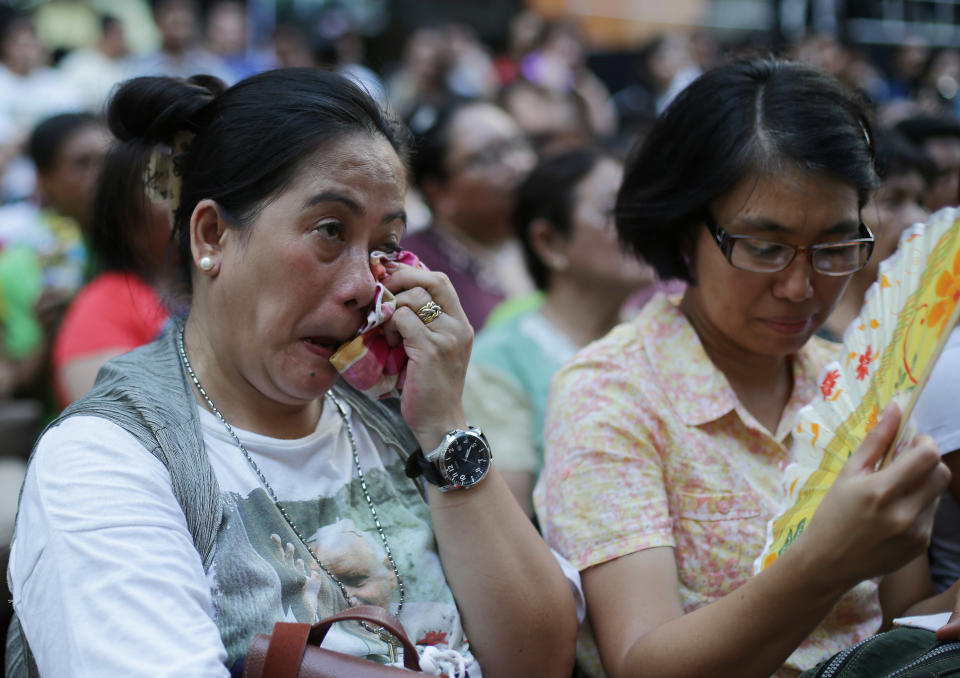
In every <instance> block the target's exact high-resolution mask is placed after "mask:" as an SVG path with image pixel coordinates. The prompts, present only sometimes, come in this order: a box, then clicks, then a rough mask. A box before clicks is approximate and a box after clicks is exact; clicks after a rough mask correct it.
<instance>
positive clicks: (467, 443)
mask: <svg viewBox="0 0 960 678" xmlns="http://www.w3.org/2000/svg"><path fill="white" fill-rule="evenodd" d="M489 468H490V450H489V449H487V446H486V445H484V444H483V441H481V440H480V439H479V438H477V437H475V436H472V435H461V436H459V437H457V438H456V439H455V440H454V441H453V443H452V444H451V445H450V447H448V448H447V451H446V453H445V454H444V455H443V474H444V476H446V478H447V480H448V481H449V482H451V483H453V484H454V485H456V486H457V487H472V486H473V485H476V484H477V483H479V482H480V481H481V480H483V477H484V476H485V475H487V471H488V470H489Z"/></svg>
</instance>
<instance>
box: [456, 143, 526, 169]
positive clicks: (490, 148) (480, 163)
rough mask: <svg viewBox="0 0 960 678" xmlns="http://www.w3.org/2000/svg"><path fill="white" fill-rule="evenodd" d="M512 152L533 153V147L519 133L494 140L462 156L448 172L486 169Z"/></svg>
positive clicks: (500, 161) (498, 162)
mask: <svg viewBox="0 0 960 678" xmlns="http://www.w3.org/2000/svg"><path fill="white" fill-rule="evenodd" d="M513 153H529V154H531V155H532V154H533V147H532V146H531V145H530V142H529V141H527V138H526V137H524V136H522V135H520V136H516V137H510V138H507V139H502V140H500V141H495V142H493V143H491V144H488V145H486V146H484V147H483V148H481V149H479V150H476V151H474V152H473V153H469V154H468V155H466V156H464V157H463V158H462V159H461V160H460V161H459V162H458V163H456V164H455V165H454V166H453V167H451V168H450V169H449V173H450V174H456V173H458V172H462V171H463V170H467V169H486V168H488V167H493V166H494V165H498V164H501V163H502V162H503V161H504V160H506V158H508V157H509V156H510V155H511V154H513Z"/></svg>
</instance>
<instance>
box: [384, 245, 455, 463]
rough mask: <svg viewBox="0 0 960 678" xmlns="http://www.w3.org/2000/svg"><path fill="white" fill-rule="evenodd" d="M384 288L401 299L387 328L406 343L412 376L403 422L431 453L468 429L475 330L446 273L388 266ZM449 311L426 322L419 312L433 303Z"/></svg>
mask: <svg viewBox="0 0 960 678" xmlns="http://www.w3.org/2000/svg"><path fill="white" fill-rule="evenodd" d="M388 270H389V271H390V276H389V277H387V279H386V280H384V281H383V284H384V285H385V286H386V287H387V289H389V290H390V291H391V292H393V294H394V295H395V296H396V298H397V310H396V312H395V313H394V314H393V317H391V318H390V320H389V321H387V323H385V324H384V330H385V332H386V335H387V340H388V342H390V343H391V344H395V343H397V342H399V341H402V342H403V348H404V350H405V351H406V353H407V358H408V362H407V374H406V381H405V382H404V386H403V395H402V397H401V398H400V409H401V413H402V414H403V418H404V419H405V420H406V422H407V424H408V425H409V426H410V429H411V430H412V431H413V433H414V435H415V436H416V437H417V440H418V441H419V442H420V444H421V446H422V447H423V449H424V450H425V451H429V450H431V449H433V448H434V447H436V446H437V445H438V444H439V443H440V441H441V439H442V438H443V435H444V434H445V433H446V432H447V431H449V430H450V429H453V428H464V427H465V426H466V420H465V417H464V414H463V402H462V396H463V381H464V375H465V374H466V371H467V363H468V362H469V360H470V347H471V345H472V344H473V328H472V327H471V326H470V323H469V322H468V321H467V316H466V315H465V314H464V312H463V308H462V307H461V306H460V300H459V298H458V297H457V293H456V292H455V291H454V289H453V285H452V284H451V283H450V280H449V279H448V278H447V276H446V275H444V274H443V273H438V272H434V271H424V270H422V269H417V268H412V267H410V266H406V265H404V264H392V265H390V266H388ZM430 301H433V302H434V303H436V304H438V305H439V306H440V308H441V309H443V313H442V314H441V315H440V316H439V317H438V318H437V319H435V320H433V321H432V322H431V323H430V324H424V322H423V321H422V320H420V318H419V317H418V316H417V311H418V310H419V309H420V308H422V307H423V306H424V305H425V304H427V303H428V302H430Z"/></svg>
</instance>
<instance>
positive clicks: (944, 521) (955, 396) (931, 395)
mask: <svg viewBox="0 0 960 678" xmlns="http://www.w3.org/2000/svg"><path fill="white" fill-rule="evenodd" d="M958 401H960V328H955V329H954V330H953V332H952V333H951V335H950V338H949V339H948V340H947V345H946V346H945V347H944V349H943V353H941V354H940V358H939V359H938V360H937V364H936V365H934V367H933V371H932V372H931V373H930V379H929V381H927V384H926V386H924V388H923V393H922V394H921V396H920V398H919V399H918V400H917V405H916V407H915V408H914V411H913V416H914V418H915V419H916V421H917V430H918V431H919V432H920V433H926V434H927V435H929V436H931V437H933V439H934V440H936V441H937V445H939V447H940V453H941V454H950V453H951V452H956V451H957V450H960V416H958V414H960V413H958V410H957V402H958ZM958 454H960V453H958ZM930 573H931V574H932V575H933V580H934V588H935V589H936V591H937V592H938V593H939V592H940V591H944V590H946V589H947V588H949V587H950V586H951V585H952V584H953V583H954V582H955V581H956V580H957V579H958V578H960V506H958V505H957V501H956V499H955V498H954V496H953V493H952V492H951V491H950V490H949V489H948V490H946V491H945V492H944V493H943V495H942V496H941V497H940V506H939V507H938V508H937V515H936V518H935V519H934V522H933V534H932V535H931V539H930Z"/></svg>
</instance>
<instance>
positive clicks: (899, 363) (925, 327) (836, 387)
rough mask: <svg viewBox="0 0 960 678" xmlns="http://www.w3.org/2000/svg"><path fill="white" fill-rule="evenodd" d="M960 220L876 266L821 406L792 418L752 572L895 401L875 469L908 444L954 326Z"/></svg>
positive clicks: (773, 555)
mask: <svg viewBox="0 0 960 678" xmlns="http://www.w3.org/2000/svg"><path fill="white" fill-rule="evenodd" d="M958 302H960V210H957V209H952V208H947V209H944V210H941V211H939V212H937V213H936V214H934V215H933V216H932V217H930V219H929V220H928V221H927V222H926V223H925V224H917V225H915V226H913V227H911V228H910V229H908V230H907V231H906V232H905V233H904V234H903V235H902V236H901V238H900V243H899V247H898V250H897V252H896V254H894V255H893V256H892V257H890V258H889V259H887V260H886V261H884V262H882V263H881V265H880V275H879V277H878V280H877V282H875V283H874V284H873V285H872V286H871V287H870V289H869V290H868V291H867V295H866V299H865V301H864V305H863V308H862V309H861V310H860V315H859V316H858V317H857V318H856V319H855V320H854V321H853V322H852V323H851V324H850V326H849V327H848V328H847V330H846V332H844V335H843V349H842V352H841V353H840V358H839V360H837V361H834V362H832V363H830V364H829V365H827V366H826V368H824V371H823V374H822V376H821V378H820V390H819V394H820V395H819V396H818V397H817V398H816V399H815V400H814V402H812V403H810V404H808V405H807V406H806V407H804V408H803V409H802V410H801V411H800V412H799V414H798V416H797V423H796V425H795V427H794V431H793V442H792V453H793V459H792V463H791V464H790V465H789V466H788V467H787V468H786V469H785V470H784V487H785V490H786V499H785V501H784V505H783V508H782V510H781V512H780V513H779V514H778V515H777V516H776V517H774V518H773V520H771V521H770V522H769V523H768V525H767V541H766V545H765V547H764V550H763V552H762V553H761V554H760V556H759V557H758V558H757V559H756V561H755V562H754V570H755V571H756V572H759V571H761V570H763V569H764V568H766V567H768V566H769V565H770V564H772V563H773V562H774V561H776V560H777V558H779V557H780V555H782V554H783V552H784V551H785V550H786V549H787V548H789V546H790V545H791V544H792V543H793V542H794V541H795V540H796V539H797V538H798V537H799V536H800V535H801V534H802V533H803V530H804V528H805V527H806V526H807V525H808V524H809V522H810V519H811V518H812V517H813V515H814V513H815V511H816V509H817V506H819V505H820V501H821V500H822V499H823V497H824V495H825V494H826V493H827V490H829V489H830V486H831V485H832V484H833V481H834V479H835V478H836V477H837V474H838V473H839V472H840V469H841V468H843V465H844V463H846V461H847V459H848V458H849V457H850V455H851V454H852V453H853V451H854V450H856V449H857V447H859V445H860V443H861V442H862V441H863V439H864V438H865V437H866V435H867V433H868V432H869V431H870V429H872V428H873V427H874V426H875V425H876V423H877V419H878V417H879V415H880V412H882V411H883V409H884V408H885V407H886V405H887V404H888V403H889V402H890V401H895V402H896V403H897V404H898V405H899V406H900V410H901V413H902V415H903V421H902V423H901V430H900V431H898V435H897V441H896V443H895V444H894V445H893V447H892V448H891V451H890V452H888V453H887V457H886V458H885V459H884V461H883V462H882V463H887V462H888V461H889V458H890V457H891V456H892V455H893V454H895V451H896V450H897V449H898V447H899V446H900V445H901V444H902V441H904V440H909V439H910V438H912V437H913V434H914V431H915V427H914V426H913V424H912V421H911V420H910V419H909V415H910V412H911V411H912V409H913V404H914V402H915V401H916V397H917V396H918V395H919V393H920V390H921V389H922V388H923V385H924V384H925V383H926V379H927V376H928V374H929V371H930V369H931V368H932V367H933V365H934V363H936V360H937V356H939V354H940V351H941V350H942V349H943V346H944V344H945V343H946V338H947V337H948V336H949V332H946V333H945V332H944V329H945V328H949V327H953V325H954V324H956V322H957V319H958V317H960V303H958Z"/></svg>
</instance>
